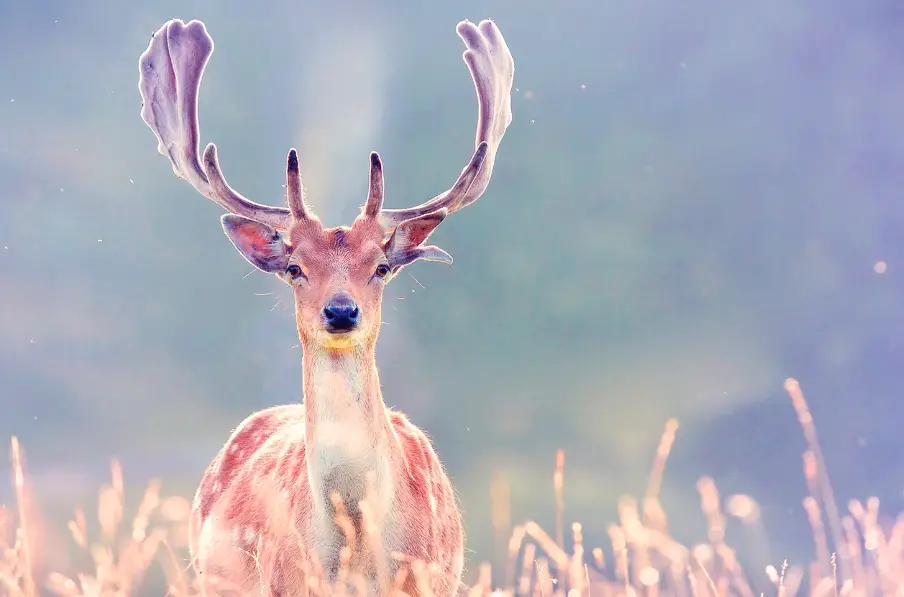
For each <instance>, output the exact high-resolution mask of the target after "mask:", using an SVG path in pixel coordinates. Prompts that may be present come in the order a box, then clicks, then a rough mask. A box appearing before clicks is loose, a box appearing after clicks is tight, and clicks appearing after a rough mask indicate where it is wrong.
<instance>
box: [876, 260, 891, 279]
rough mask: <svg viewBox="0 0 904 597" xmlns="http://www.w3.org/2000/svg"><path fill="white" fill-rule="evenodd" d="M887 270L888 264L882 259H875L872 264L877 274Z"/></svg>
mask: <svg viewBox="0 0 904 597" xmlns="http://www.w3.org/2000/svg"><path fill="white" fill-rule="evenodd" d="M887 270H888V264H887V263H885V262H884V261H877V262H876V263H875V264H874V265H873V271H874V272H876V273H877V274H879V275H880V276H881V275H882V274H884V273H885V272H886V271H887Z"/></svg>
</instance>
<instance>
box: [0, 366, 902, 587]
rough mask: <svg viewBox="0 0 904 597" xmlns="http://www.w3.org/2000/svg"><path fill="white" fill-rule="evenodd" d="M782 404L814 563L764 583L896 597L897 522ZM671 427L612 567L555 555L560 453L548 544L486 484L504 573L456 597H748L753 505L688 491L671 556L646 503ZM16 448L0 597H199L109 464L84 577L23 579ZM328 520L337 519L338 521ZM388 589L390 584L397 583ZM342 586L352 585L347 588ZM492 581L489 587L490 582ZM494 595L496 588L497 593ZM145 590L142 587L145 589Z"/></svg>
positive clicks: (178, 516) (178, 501)
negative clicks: (156, 587) (848, 488)
mask: <svg viewBox="0 0 904 597" xmlns="http://www.w3.org/2000/svg"><path fill="white" fill-rule="evenodd" d="M785 390H786V391H787V393H788V395H789V397H790V398H791V402H792V404H793V406H794V408H795V411H796V412H797V416H798V419H799V421H800V424H801V427H802V429H803V432H804V436H805V438H806V440H807V445H808V449H807V451H806V452H805V453H804V456H803V462H804V474H805V476H806V479H807V485H808V488H809V492H808V493H809V495H807V497H806V498H805V499H804V501H803V505H804V509H805V512H806V513H807V516H808V518H809V522H810V525H811V527H812V529H813V538H814V542H815V554H816V558H815V560H814V561H813V562H811V563H810V564H809V566H807V567H797V566H789V565H788V564H787V563H783V564H782V565H781V568H780V569H775V568H773V567H771V566H770V567H767V568H766V570H765V577H766V578H767V579H768V580H769V581H771V583H772V584H773V585H774V591H773V593H774V594H775V595H777V596H778V597H791V596H793V595H796V594H807V593H809V595H811V596H813V597H822V596H832V597H838V596H845V597H847V596H850V597H861V596H862V597H867V596H869V597H871V596H874V595H875V596H878V595H882V596H891V595H898V596H900V595H904V514H902V515H900V516H899V517H898V520H897V522H896V523H895V524H894V525H892V526H890V528H884V527H883V526H882V525H880V523H879V520H878V519H879V512H878V500H877V499H875V498H871V499H869V500H867V502H866V503H865V504H862V503H860V502H858V501H853V502H851V503H850V504H849V507H848V512H847V513H846V514H842V513H841V512H840V511H839V509H838V506H837V505H836V503H835V500H834V497H833V493H832V488H831V485H830V483H829V477H828V474H827V472H826V468H825V464H824V462H823V459H822V453H821V451H820V448H819V443H818V440H817V437H816V431H815V428H814V426H813V420H812V417H811V416H810V412H809V410H808V408H807V404H806V400H805V398H804V395H803V393H802V392H801V390H800V386H799V385H798V383H797V382H796V381H795V380H792V379H789V380H787V381H786V382H785ZM677 429H678V424H677V422H676V421H674V420H671V421H669V422H668V423H667V424H666V428H665V432H664V433H663V436H662V441H661V442H660V445H659V448H658V450H657V453H656V458H655V461H654V464H653V470H652V473H651V475H650V482H649V486H648V489H647V492H646V494H645V495H644V496H643V498H642V499H641V500H638V499H635V498H627V497H626V498H623V499H622V501H621V502H620V504H619V523H618V524H613V525H611V526H610V527H609V528H608V533H609V537H610V539H611V554H613V556H612V557H611V558H610V560H611V561H607V557H606V556H605V555H604V550H603V549H601V548H599V547H594V548H591V549H589V550H588V549H586V548H585V546H584V544H583V540H582V536H581V525H580V524H578V523H574V524H572V525H571V529H570V530H571V541H570V542H569V543H570V544H571V553H568V552H567V551H566V549H565V546H566V529H565V524H564V519H563V516H562V512H563V501H562V495H563V478H564V477H563V470H564V453H562V452H559V453H558V454H557V458H556V469H555V471H554V477H553V481H554V490H555V494H556V522H555V526H556V528H555V529H554V535H555V536H554V537H551V536H550V535H549V534H547V533H546V532H545V531H544V530H543V529H541V528H540V527H539V526H538V525H537V524H536V523H533V522H527V523H525V524H522V525H518V526H515V527H514V529H513V532H511V533H510V534H509V528H510V527H509V524H510V522H509V510H508V488H507V486H506V485H505V484H504V483H496V484H494V486H493V492H492V495H493V524H494V526H495V527H496V531H497V537H499V538H500V539H501V540H503V541H502V542H503V543H505V542H506V535H508V538H507V544H508V545H507V552H506V553H505V554H500V559H504V560H505V561H506V564H505V565H504V570H500V571H497V573H496V574H495V578H493V576H494V575H493V572H492V571H491V569H490V565H489V564H487V563H484V564H481V565H480V566H479V568H478V579H477V582H476V584H475V585H473V586H471V587H467V588H465V589H463V591H464V592H465V593H467V594H468V597H482V596H485V595H490V594H491V593H492V594H493V596H494V597H496V596H499V597H508V596H515V595H518V596H521V595H530V596H531V597H533V596H540V597H560V596H561V597H580V596H588V597H590V596H592V597H596V596H600V597H639V596H646V597H673V596H674V597H722V596H727V595H738V596H740V597H753V596H754V591H753V589H752V588H751V585H750V582H749V581H748V579H747V577H746V576H745V574H744V572H743V571H742V570H741V566H740V564H739V562H738V558H737V557H736V555H735V551H734V550H733V549H732V548H731V547H729V546H728V545H727V544H726V542H725V539H724V536H725V526H726V522H727V520H728V517H729V516H731V517H734V518H737V519H739V520H740V521H741V522H742V523H744V524H749V525H755V524H757V522H758V510H759V508H758V506H757V504H756V502H755V501H754V500H753V499H751V498H750V497H748V496H743V495H735V496H730V497H728V498H727V499H725V500H724V501H723V500H722V499H721V498H720V496H719V493H718V490H717V488H716V485H715V483H714V482H713V480H712V479H709V478H704V479H701V480H700V481H699V482H698V489H699V492H700V498H701V507H702V509H703V512H704V514H705V515H706V518H707V520H708V528H707V540H706V541H705V542H704V543H701V544H698V545H695V546H690V547H688V546H684V545H682V544H680V543H679V542H677V541H676V540H674V539H673V538H672V537H671V536H670V535H669V531H668V521H667V518H666V515H665V511H664V510H663V508H662V505H661V503H660V500H659V487H660V483H661V480H662V476H663V474H664V471H665V464H666V460H667V458H668V454H669V452H670V450H671V446H672V443H673V442H674V439H675V433H676V431H677ZM22 458H23V456H22V450H21V448H20V447H19V444H18V442H17V441H16V439H15V438H13V441H12V462H13V470H14V480H13V481H14V484H15V489H16V497H17V504H16V507H15V508H10V509H8V510H6V509H2V508H0V595H2V596H9V597H36V596H37V595H44V594H50V595H60V596H64V597H125V596H132V595H139V594H149V593H147V592H144V593H142V592H141V591H140V587H141V583H142V581H143V580H145V577H146V574H147V573H148V572H149V571H150V570H151V569H152V567H154V566H156V567H157V572H161V571H162V573H163V575H164V577H165V579H166V580H165V584H166V586H167V591H168V593H167V594H168V595H172V596H174V597H188V596H194V595H200V594H202V593H201V591H200V589H199V587H198V585H197V582H196V579H195V578H194V576H193V574H192V573H191V570H190V569H186V568H187V567H186V566H185V564H184V562H187V561H188V554H187V551H186V543H187V542H186V537H187V524H188V523H187V521H188V514H189V503H188V501H187V500H186V499H184V498H181V497H169V498H163V497H161V495H160V484H159V483H158V482H152V483H151V484H150V485H149V487H148V488H147V490H146V492H145V494H144V499H143V500H142V501H141V503H140V505H139V507H138V509H137V513H136V515H135V517H134V518H133V520H132V522H131V528H130V529H129V528H126V525H124V524H123V522H124V520H123V512H124V504H125V499H124V495H123V483H122V475H121V471H120V468H119V466H118V464H117V463H115V462H114V463H113V466H112V478H111V482H110V483H109V484H108V485H105V486H104V487H103V488H102V489H101V491H100V494H99V504H98V520H97V527H98V533H97V534H98V537H97V538H96V539H95V540H89V537H88V535H89V532H88V525H87V523H86V517H85V514H84V512H82V511H76V513H75V516H74V518H73V520H71V521H70V522H69V530H70V533H71V535H72V541H73V542H74V544H75V545H76V546H77V547H78V548H79V550H80V553H81V554H82V555H83V556H84V557H85V559H86V561H87V562H88V565H86V568H88V571H85V572H81V573H76V574H74V575H70V576H66V575H63V574H61V573H51V574H49V575H48V576H46V577H44V578H36V576H35V575H36V572H35V570H36V564H35V560H36V558H35V545H33V543H34V542H33V540H32V534H31V533H30V532H29V529H31V528H32V524H33V522H34V521H33V520H32V519H31V514H30V511H29V508H28V504H29V503H30V502H29V500H28V493H27V486H26V476H25V472H24V466H23V462H22ZM339 522H340V523H341V522H342V521H339ZM411 568H412V572H413V574H414V576H415V578H417V579H418V580H423V579H424V574H425V573H424V570H423V567H422V566H419V565H417V563H414V564H413V565H412V567H411ZM398 580H399V581H400V582H397V586H400V585H401V581H402V580H403V579H398ZM349 583H350V584H352V585H354V584H355V583H354V582H353V580H350V581H349ZM494 583H495V584H494ZM500 587H501V588H500ZM308 589H309V591H308V593H309V594H311V595H317V594H333V595H335V594H348V591H346V590H344V589H342V590H340V588H337V587H335V586H334V587H331V588H324V587H321V588H320V590H318V586H317V585H316V583H312V584H311V586H309V587H308ZM147 590H148V589H145V591H147Z"/></svg>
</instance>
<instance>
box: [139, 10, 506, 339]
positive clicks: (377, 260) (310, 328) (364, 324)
mask: <svg viewBox="0 0 904 597" xmlns="http://www.w3.org/2000/svg"><path fill="white" fill-rule="evenodd" d="M457 32H458V35H459V36H460V37H461V38H462V40H463V41H464V43H465V46H466V48H467V49H466V50H465V52H464V54H463V58H464V61H465V63H466V64H467V66H468V69H469V71H470V73H471V78H472V80H473V82H474V87H475V89H476V92H477V103H478V117H477V133H476V139H475V150H474V153H473V155H472V156H471V160H470V161H469V162H468V164H467V165H466V166H465V168H464V169H463V170H462V172H461V174H460V175H459V177H458V179H457V180H456V181H455V183H454V184H453V185H452V187H451V188H450V189H448V190H446V191H444V192H443V193H441V194H439V195H437V196H436V197H434V198H433V199H430V200H429V201H426V202H424V203H422V204H420V205H417V206H414V207H410V208H407V209H385V208H384V207H383V168H382V162H381V160H380V156H379V155H378V154H377V153H376V152H374V153H371V155H370V185H369V191H368V194H367V200H366V202H365V204H364V206H363V208H362V210H361V214H360V215H359V216H358V217H357V218H356V219H355V221H354V223H353V224H352V225H351V226H350V227H345V226H343V227H337V228H324V226H323V225H322V224H321V222H320V220H319V219H318V218H317V216H316V215H314V214H313V213H312V211H311V209H310V208H309V207H308V206H307V205H306V204H305V200H304V191H303V187H302V181H301V176H300V174H299V168H298V156H297V154H296V151H295V150H294V149H292V150H290V151H289V155H288V158H287V167H286V202H287V204H288V207H272V206H267V205H261V204H259V203H255V202H253V201H250V200H248V199H246V198H245V197H243V196H242V195H241V194H239V193H238V192H236V191H235V190H233V189H232V187H230V186H229V184H228V183H227V182H226V179H225V178H224V176H223V173H222V171H221V169H220V165H219V161H218V159H217V149H216V146H215V145H214V144H213V143H211V144H209V145H208V146H207V148H206V149H205V151H204V154H203V158H202V161H200V162H199V159H198V154H199V132H198V93H199V88H200V83H201V78H202V75H203V72H204V68H205V66H206V64H207V60H208V59H209V58H210V55H211V54H212V53H213V40H212V39H211V37H210V35H208V33H207V30H206V28H205V26H204V24H203V23H201V22H199V21H190V22H189V23H187V24H186V23H184V22H182V21H180V20H172V21H170V22H168V23H167V24H165V25H164V26H163V27H162V28H161V29H160V30H159V31H157V33H155V35H154V38H153V39H152V40H151V44H150V45H149V47H148V49H147V51H145V52H144V54H142V56H141V59H140V62H139V68H140V79H139V90H140V92H141V97H142V111H141V117H142V119H143V120H144V121H145V122H146V123H147V125H148V126H149V127H150V128H151V130H152V131H154V134H155V135H156V136H157V140H158V142H159V143H158V151H159V152H160V153H162V154H163V155H165V156H166V157H168V158H169V160H170V162H171V163H172V166H173V171H174V172H175V174H176V175H177V176H179V177H180V178H183V179H185V180H187V181H188V182H189V183H191V185H192V186H193V187H195V189H196V190H197V191H199V192H200V193H201V194H202V195H204V196H205V197H207V198H208V199H211V200H213V201H215V202H216V203H218V204H219V205H220V206H222V207H223V208H225V209H226V210H227V211H228V212H229V213H228V214H225V215H223V216H222V225H223V230H224V231H225V233H226V236H227V237H229V240H230V241H232V244H233V245H234V246H235V248H236V249H237V250H238V251H239V253H240V254H241V255H242V256H243V257H244V258H245V259H247V260H248V262H249V263H251V264H252V265H253V266H254V267H256V268H257V269H259V270H261V271H264V272H267V273H271V274H275V275H277V276H278V277H279V278H280V279H282V280H283V281H284V282H286V283H287V284H289V285H290V286H291V287H292V289H293V291H294V295H295V307H296V320H297V323H298V332H299V335H300V337H301V340H302V343H303V345H304V346H305V347H306V348H322V349H325V350H331V351H333V350H349V349H354V348H365V347H368V346H370V347H372V346H373V345H374V343H375V342H376V339H377V335H378V332H379V328H380V319H381V317H380V313H381V302H382V296H383V289H384V288H385V286H386V284H387V283H388V282H389V281H390V280H391V279H392V278H393V276H395V275H396V274H397V273H398V272H399V270H400V269H402V268H403V267H405V266H406V265H408V264H410V263H412V262H414V261H416V260H418V259H424V260H428V261H439V262H442V263H452V257H451V256H450V255H449V254H448V253H446V252H445V251H443V250H442V249H440V248H439V247H436V246H433V245H430V244H427V241H428V239H429V237H430V234H431V233H432V232H433V231H434V230H435V229H436V227H437V226H438V225H439V224H440V223H441V222H442V221H443V220H444V219H445V218H446V217H447V216H448V215H449V214H451V213H453V212H456V211H458V210H459V209H462V208H463V207H466V206H468V205H470V204H471V203H473V202H474V201H476V200H477V199H478V198H479V197H480V196H481V195H482V194H483V192H484V191H485V190H486V188H487V185H488V184H489V181H490V176H491V174H492V171H493V164H494V161H495V156H496V150H497V148H498V147H499V143H500V142H501V140H502V137H503V135H504V134H505V130H506V128H507V127H508V125H509V124H510V123H511V121H512V112H511V88H512V81H513V77H514V62H513V60H512V57H511V54H510V53H509V50H508V47H507V46H506V44H505V40H504V39H503V37H502V35H501V34H500V32H499V30H498V29H497V28H496V25H495V24H493V23H492V22H491V21H489V20H485V21H482V22H481V23H480V24H479V25H474V24H473V23H470V22H468V21H462V22H461V23H459V24H458V27H457Z"/></svg>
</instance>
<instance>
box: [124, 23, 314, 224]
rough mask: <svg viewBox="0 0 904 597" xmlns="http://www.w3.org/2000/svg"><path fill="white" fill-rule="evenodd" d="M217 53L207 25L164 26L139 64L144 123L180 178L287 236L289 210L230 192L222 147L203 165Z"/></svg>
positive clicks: (213, 149)
mask: <svg viewBox="0 0 904 597" xmlns="http://www.w3.org/2000/svg"><path fill="white" fill-rule="evenodd" d="M212 53H213V39H211V37H210V35H209V34H208V33H207V29H206V28H205V27H204V23H202V22H200V21H189V22H188V23H187V24H186V23H184V22H183V21H181V20H179V19H173V20H171V21H169V22H167V23H166V24H164V25H163V27H161V28H160V29H159V30H158V31H157V32H156V33H155V34H154V36H153V37H152V38H151V43H150V45H149V46H148V49H147V50H145V52H144V53H143V54H142V55H141V58H140V60H139V80H138V89H139V91H140V92H141V100H142V109H141V118H142V120H144V121H145V122H146V123H147V125H148V126H149V127H151V130H152V131H154V134H155V135H156V136H157V140H158V142H159V143H158V145H157V150H158V151H159V152H160V153H162V154H163V155H165V156H166V157H167V158H169V161H170V162H171V163H172V165H173V172H175V173H176V176H178V177H180V178H184V179H185V180H187V181H188V182H189V183H191V185H192V186H193V187H195V189H197V190H198V192H200V193H201V194H202V195H204V196H205V197H207V198H208V199H211V200H213V201H216V202H217V203H218V204H219V205H221V206H222V207H223V208H224V209H226V210H227V211H229V212H231V213H234V214H238V215H240V216H245V217H246V218H251V219H252V220H256V221H258V222H261V223H264V224H269V225H270V226H273V227H274V228H276V229H278V230H287V229H288V228H289V226H291V224H292V214H291V213H290V211H289V210H288V209H287V208H285V207H273V206H269V205H261V204H260V203H255V202H254V201H251V200H249V199H246V198H245V197H243V196H242V195H241V194H239V193H238V192H237V191H235V190H234V189H232V187H230V186H229V184H228V183H227V182H226V179H225V178H224V177H223V173H222V171H221V170H220V164H219V162H218V160H217V147H216V145H214V144H213V143H211V144H209V145H208V146H207V149H205V150H204V165H203V168H202V166H201V164H200V163H199V162H198V142H199V139H198V91H199V89H200V86H201V77H202V76H203V74H204V67H205V66H206V65H207V60H208V59H209V58H210V55H211V54H212ZM296 163H297V162H296ZM297 171H298V169H297V165H296V167H295V173H297ZM290 176H291V173H290ZM291 182H293V181H290V185H291ZM300 182H301V181H300V180H299V181H298V187H299V188H300V186H301V185H300ZM289 199H290V200H291V199H292V198H291V197H290V198H289Z"/></svg>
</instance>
